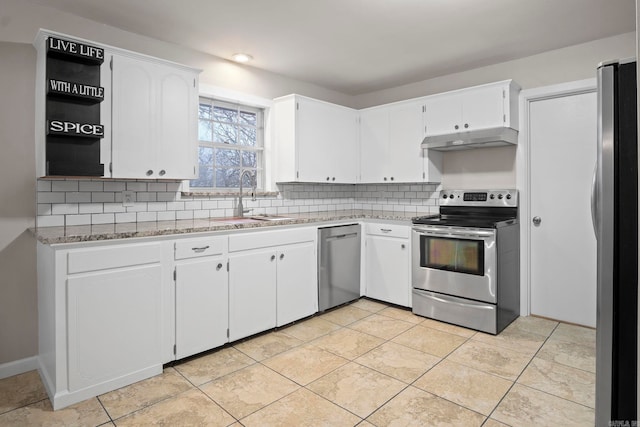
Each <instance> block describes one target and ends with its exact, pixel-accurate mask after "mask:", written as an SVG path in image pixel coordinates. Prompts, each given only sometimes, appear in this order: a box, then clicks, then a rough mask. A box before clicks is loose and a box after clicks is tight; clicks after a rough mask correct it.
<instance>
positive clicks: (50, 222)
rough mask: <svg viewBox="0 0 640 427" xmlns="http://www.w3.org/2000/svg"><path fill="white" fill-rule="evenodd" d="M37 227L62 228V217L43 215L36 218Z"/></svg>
mask: <svg viewBox="0 0 640 427" xmlns="http://www.w3.org/2000/svg"><path fill="white" fill-rule="evenodd" d="M36 226H37V227H61V226H64V215H43V216H37V217H36Z"/></svg>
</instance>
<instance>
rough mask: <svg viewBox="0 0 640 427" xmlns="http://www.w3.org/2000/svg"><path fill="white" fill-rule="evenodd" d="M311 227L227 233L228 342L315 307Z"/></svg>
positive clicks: (314, 239) (311, 311) (313, 234)
mask: <svg viewBox="0 0 640 427" xmlns="http://www.w3.org/2000/svg"><path fill="white" fill-rule="evenodd" d="M316 242H317V230H316V228H315V227H314V228H304V229H291V230H282V231H264V232H257V233H247V234H241V235H231V236H230V237H229V340H230V341H234V340H237V339H240V338H244V337H247V336H249V335H253V334H256V333H258V332H262V331H265V330H268V329H270V328H274V327H276V326H282V325H286V324H287V323H291V322H293V321H295V320H298V319H301V318H303V317H306V316H310V315H312V314H314V313H315V312H317V311H318V285H317V273H316V272H317V259H316Z"/></svg>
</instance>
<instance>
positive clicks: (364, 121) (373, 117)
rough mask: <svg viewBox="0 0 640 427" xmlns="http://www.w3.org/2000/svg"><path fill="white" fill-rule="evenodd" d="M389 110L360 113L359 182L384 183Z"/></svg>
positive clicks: (384, 108)
mask: <svg viewBox="0 0 640 427" xmlns="http://www.w3.org/2000/svg"><path fill="white" fill-rule="evenodd" d="M388 143H389V109H388V108H386V107H380V108H372V109H368V110H363V111H361V112H360V182H363V183H366V182H374V183H378V182H384V178H385V177H387V176H388V175H387V147H388V145H389V144H388Z"/></svg>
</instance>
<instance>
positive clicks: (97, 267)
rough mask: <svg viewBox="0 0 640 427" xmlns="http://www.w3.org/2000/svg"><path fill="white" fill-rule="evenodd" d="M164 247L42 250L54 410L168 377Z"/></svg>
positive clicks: (42, 348)
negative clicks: (164, 367)
mask: <svg viewBox="0 0 640 427" xmlns="http://www.w3.org/2000/svg"><path fill="white" fill-rule="evenodd" d="M165 255H166V253H165V251H163V245H162V244H161V243H159V242H155V243H127V244H108V245H98V246H91V247H84V248H73V249H69V246H66V247H65V246H62V247H60V245H59V246H58V247H52V246H47V245H42V244H40V243H39V244H38V317H39V318H38V325H39V334H38V335H39V337H38V340H39V343H38V347H39V354H38V365H39V371H40V373H41V376H42V379H43V383H44V384H45V387H46V389H47V392H48V394H49V397H50V400H51V402H52V405H53V408H54V409H59V408H62V407H65V406H68V405H71V404H73V403H76V402H80V401H82V400H85V399H87V398H89V397H93V396H96V395H98V394H102V393H105V392H107V391H111V390H114V389H116V388H119V387H123V386H125V385H128V384H131V383H134V382H136V381H140V380H142V379H144V378H148V377H150V376H153V375H156V374H159V373H161V372H162V363H163V359H164V356H163V347H164V346H165V344H166V342H167V341H166V332H167V323H165V322H164V318H163V317H164V314H165V313H166V308H167V306H168V304H169V302H170V301H169V300H170V287H171V283H170V281H169V277H168V274H167V273H168V265H169V262H170V260H168V259H167V257H166V256H165Z"/></svg>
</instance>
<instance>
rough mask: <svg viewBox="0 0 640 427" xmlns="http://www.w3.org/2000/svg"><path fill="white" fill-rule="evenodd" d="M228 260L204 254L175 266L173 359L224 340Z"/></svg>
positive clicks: (226, 317)
mask: <svg viewBox="0 0 640 427" xmlns="http://www.w3.org/2000/svg"><path fill="white" fill-rule="evenodd" d="M227 279H228V277H227V263H226V259H223V258H222V257H211V256H210V257H204V258H196V259H192V260H187V261H183V262H181V263H179V264H177V265H176V359H181V358H183V357H187V356H191V355H192V354H196V353H200V352H202V351H205V350H209V349H211V348H214V347H218V346H220V345H223V344H224V343H226V342H227V327H228V324H229V291H228V280H227Z"/></svg>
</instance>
